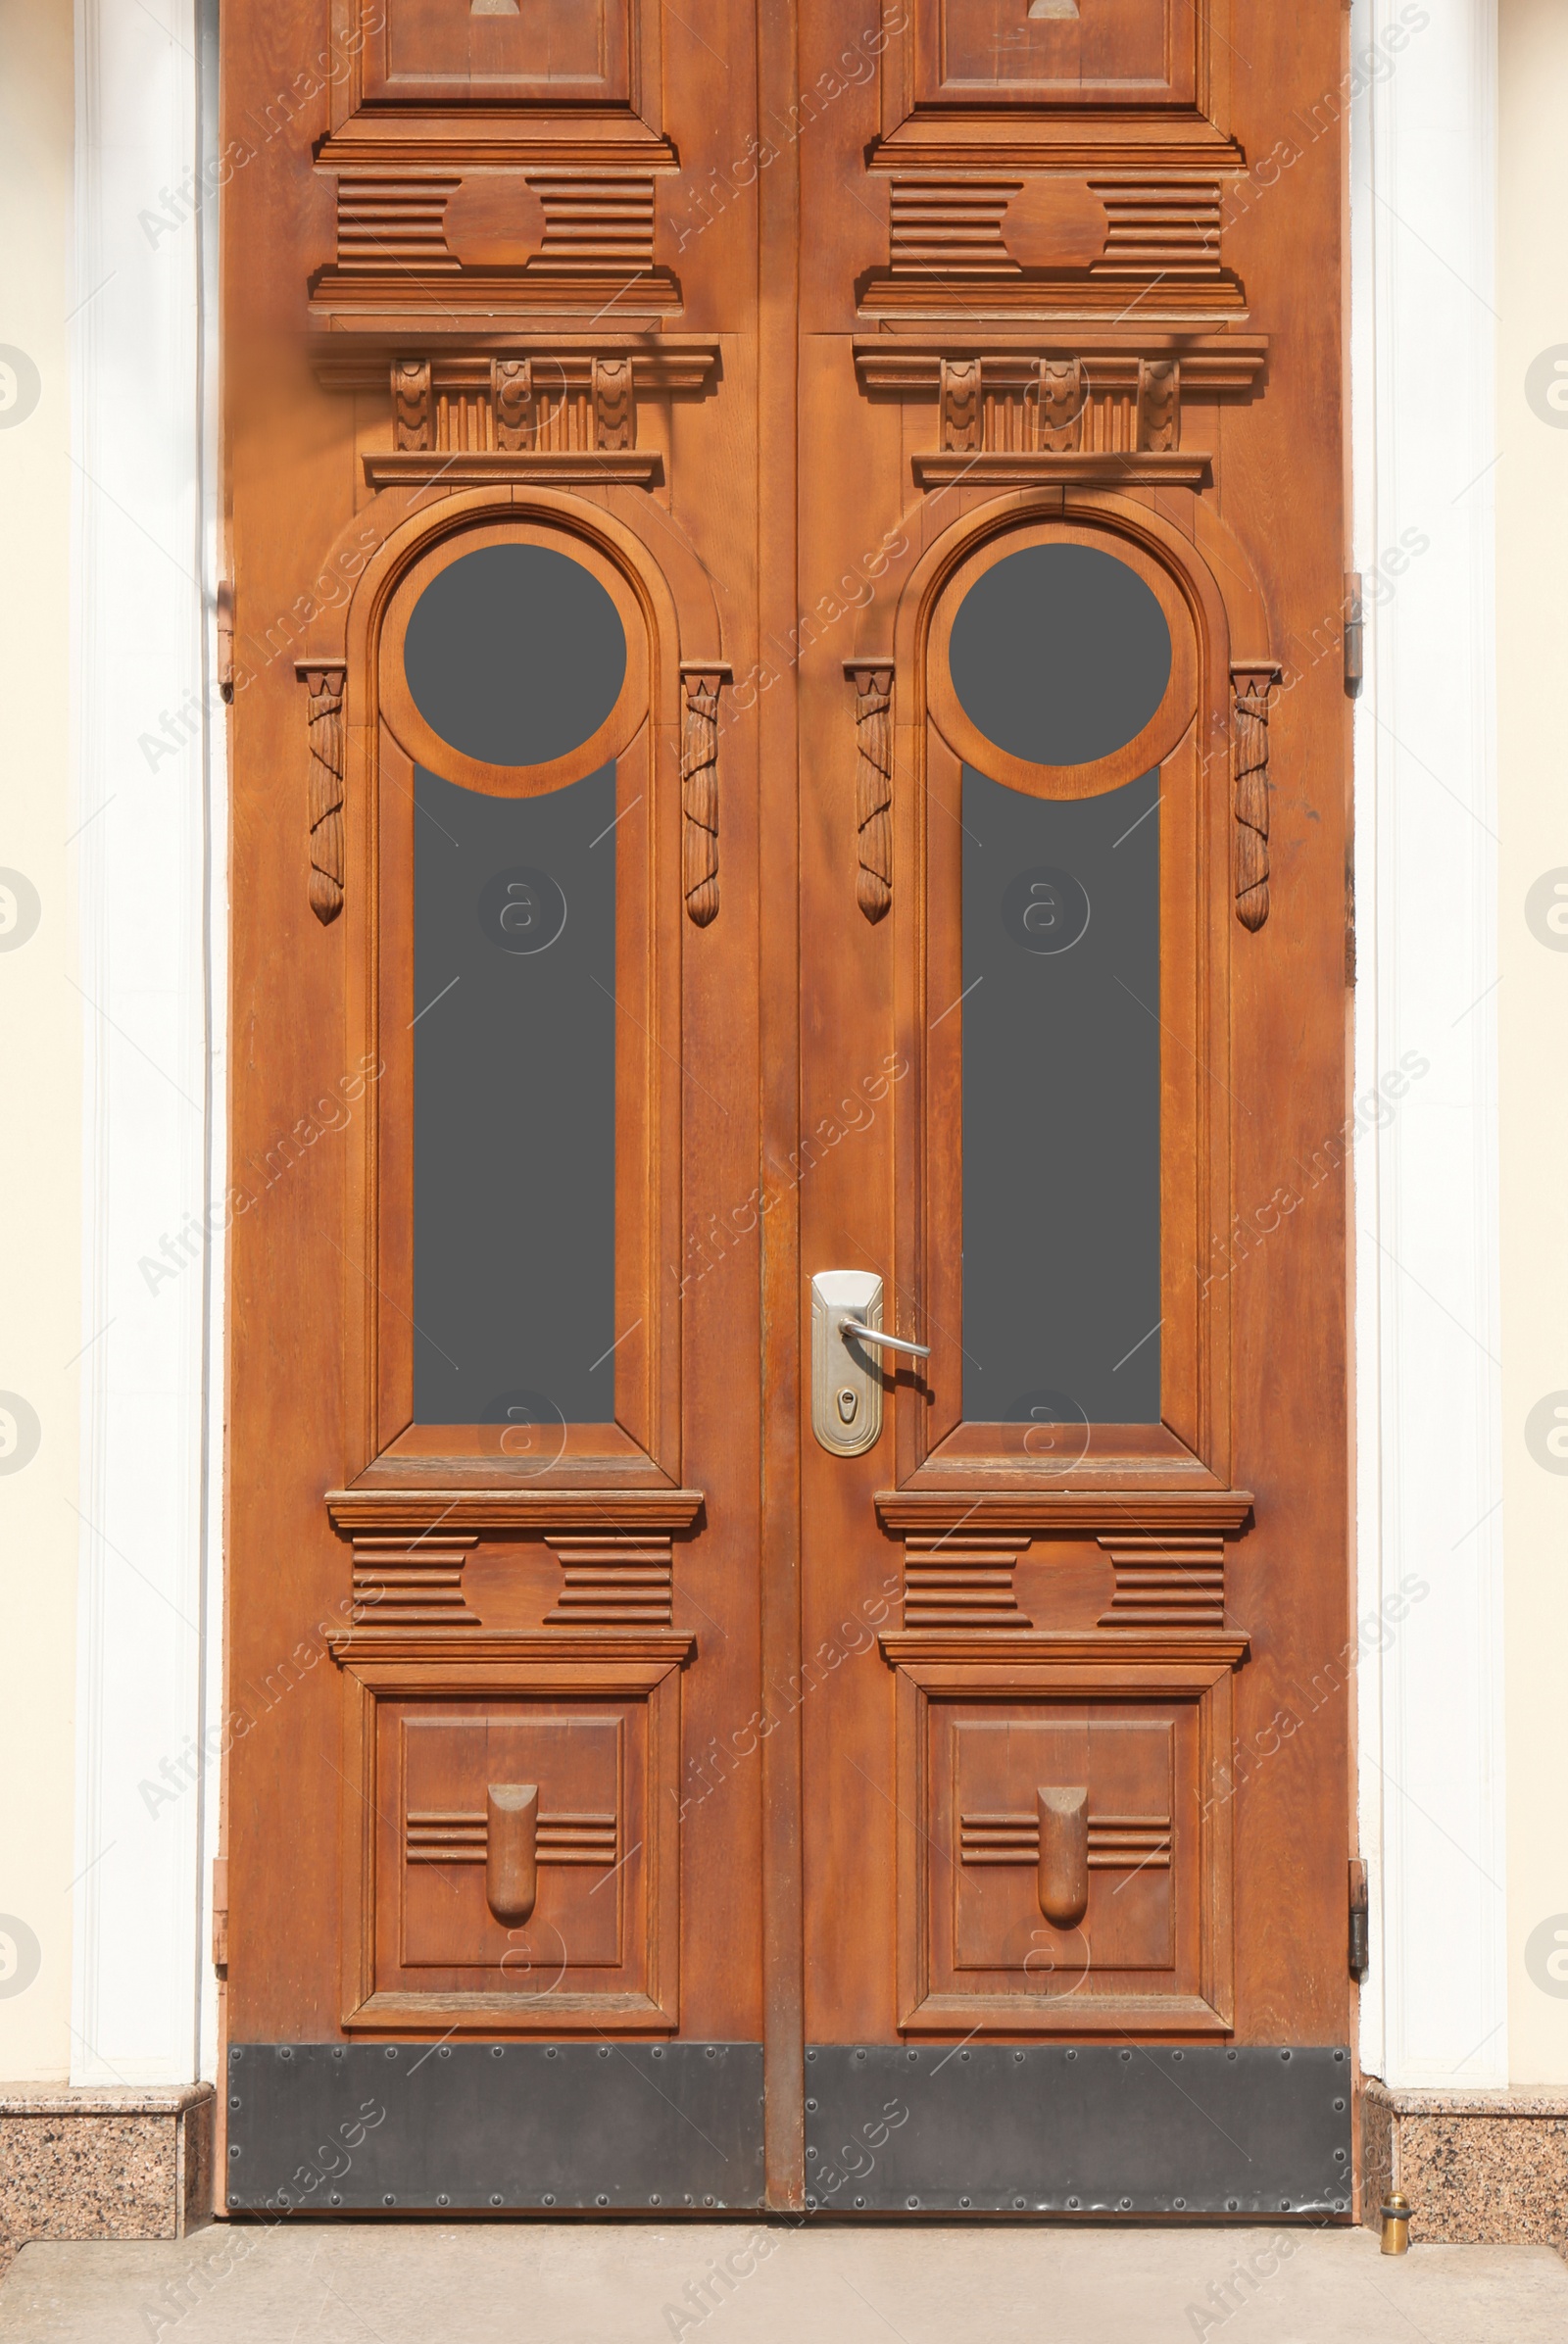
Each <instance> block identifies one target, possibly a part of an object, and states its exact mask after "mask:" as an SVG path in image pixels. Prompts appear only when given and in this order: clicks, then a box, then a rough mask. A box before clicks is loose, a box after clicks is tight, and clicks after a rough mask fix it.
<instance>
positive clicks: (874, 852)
mask: <svg viewBox="0 0 1568 2344" xmlns="http://www.w3.org/2000/svg"><path fill="white" fill-rule="evenodd" d="M844 672H845V674H846V675H847V676H848V677H849V679H850V681H851V683H853V684H854V686H855V749H856V761H855V826H856V830H857V833H858V840H859V858H860V869H859V876H858V879H857V880H856V883H855V894H856V900H857V902H858V904H859V906H860V909H861V910H862V911H863V912H864V914H865V916H866V918H867V919H868V920H872V921H875V920H879V919H881V917H882V915H883V914H884V912H885V911H886V910H887V908H888V905H889V904H890V903H892V901H893V669H892V668H891V667H890V666H876V665H874V664H864V663H861V662H858V661H857V660H854V659H846V660H845V662H844Z"/></svg>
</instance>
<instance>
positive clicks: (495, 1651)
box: [327, 1628, 1213, 1695]
mask: <svg viewBox="0 0 1568 2344" xmlns="http://www.w3.org/2000/svg"><path fill="white" fill-rule="evenodd" d="M1212 1641H1213V1639H1212V1637H1210V1638H1207V1639H1205V1642H1206V1643H1207V1642H1212ZM327 1643H328V1646H329V1648H330V1650H331V1654H332V1658H333V1659H334V1660H335V1661H336V1662H337V1663H338V1665H339V1666H340V1667H363V1668H366V1669H368V1670H370V1671H371V1672H372V1673H380V1674H385V1673H387V1672H389V1671H392V1670H395V1669H403V1668H409V1669H413V1670H415V1671H417V1674H418V1676H419V1677H420V1678H421V1679H423V1678H424V1677H425V1676H426V1675H428V1676H429V1677H430V1679H431V1680H432V1681H433V1682H434V1684H435V1685H436V1687H437V1689H438V1690H444V1691H446V1692H449V1693H452V1694H454V1695H457V1694H461V1693H462V1692H464V1691H465V1690H466V1688H467V1687H468V1686H469V1685H478V1684H482V1683H486V1682H499V1681H501V1677H502V1672H504V1671H505V1670H507V1669H511V1668H529V1669H532V1668H535V1667H536V1666H538V1665H539V1664H541V1663H549V1664H551V1665H552V1666H554V1664H556V1663H558V1662H560V1663H570V1662H575V1663H580V1664H581V1668H580V1670H579V1672H578V1674H577V1676H576V1677H575V1678H573V1679H571V1680H569V1682H573V1683H577V1684H581V1683H583V1682H584V1681H587V1682H588V1683H589V1684H590V1685H592V1684H613V1682H614V1681H615V1678H616V1676H617V1675H618V1674H619V1672H620V1671H621V1670H622V1669H623V1668H624V1666H625V1664H626V1663H627V1662H629V1661H651V1662H662V1663H663V1664H664V1665H665V1666H667V1667H678V1668H684V1666H685V1665H686V1663H687V1661H689V1660H690V1659H691V1658H692V1656H693V1654H694V1653H695V1652H696V1650H697V1638H696V1637H695V1636H686V1635H683V1634H681V1633H680V1632H679V1631H678V1630H670V1629H664V1630H658V1629H652V1628H650V1629H646V1630H641V1631H638V1632H636V1633H631V1632H627V1633H625V1634H622V1635H620V1636H605V1635H604V1634H603V1633H594V1634H589V1633H582V1632H579V1633H577V1634H567V1633H566V1632H565V1631H564V1630H541V1632H540V1633H539V1635H537V1636H527V1635H523V1636H514V1635H511V1634H509V1633H500V1632H497V1631H494V1630H490V1631H485V1630H481V1631H479V1633H478V1634H476V1635H472V1636H447V1635H436V1634H421V1633H418V1632H417V1631H410V1632H408V1633H405V1634H398V1635H381V1636H375V1635H368V1634H367V1633H366V1631H365V1630H363V1629H355V1630H345V1631H344V1632H343V1634H342V1635H334V1636H329V1637H328V1638H327ZM561 1682H568V1680H564V1679H563V1680H562V1681H561Z"/></svg>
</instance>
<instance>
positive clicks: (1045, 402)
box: [1036, 358, 1088, 456]
mask: <svg viewBox="0 0 1568 2344" xmlns="http://www.w3.org/2000/svg"><path fill="white" fill-rule="evenodd" d="M1039 365H1040V393H1039V403H1038V420H1037V423H1036V431H1037V434H1038V442H1039V445H1040V446H1041V447H1042V448H1044V449H1046V450H1048V451H1049V452H1050V453H1051V454H1053V455H1056V456H1065V455H1066V454H1067V453H1068V451H1069V450H1070V449H1074V448H1080V447H1082V445H1083V436H1084V408H1085V405H1086V402H1087V399H1088V392H1087V390H1086V389H1085V386H1084V368H1083V361H1082V359H1079V358H1043V359H1041V361H1040V362H1039Z"/></svg>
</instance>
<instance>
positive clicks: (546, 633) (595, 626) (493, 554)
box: [403, 545, 626, 765]
mask: <svg viewBox="0 0 1568 2344" xmlns="http://www.w3.org/2000/svg"><path fill="white" fill-rule="evenodd" d="M403 664H404V672H405V674H406V675H407V677H408V684H409V691H410V693H411V695H412V696H413V700H414V705H415V707H416V708H417V709H418V711H419V714H420V715H421V716H422V717H423V718H424V720H425V722H426V724H428V725H429V726H430V728H431V730H432V731H433V732H435V733H438V734H439V735H440V737H441V739H442V740H443V741H445V742H446V743H447V744H448V745H449V747H451V748H453V749H456V750H457V751H458V752H459V754H460V755H461V756H463V757H475V758H477V759H479V760H480V761H481V762H483V763H485V764H491V765H543V764H548V763H549V762H550V761H551V759H552V758H554V757H569V756H570V754H571V752H572V751H573V750H574V749H578V748H580V747H581V746H582V744H583V742H584V741H586V740H588V739H589V738H590V736H591V735H592V734H594V733H595V732H597V731H598V729H599V727H600V725H601V724H603V723H604V721H605V718H606V717H607V716H608V715H609V714H610V712H611V710H612V708H613V707H614V705H615V702H616V700H617V699H618V698H619V696H620V687H621V685H622V683H623V682H624V681H625V676H626V634H625V629H624V628H623V627H622V625H621V623H620V613H619V612H618V611H617V610H616V609H615V606H614V604H613V602H612V601H611V599H610V596H609V595H608V594H607V593H606V592H605V589H604V588H603V586H601V585H600V583H599V580H598V579H597V578H596V577H594V576H593V575H592V574H591V572H590V571H588V570H587V569H585V568H584V567H583V565H582V563H581V562H573V561H572V560H571V558H570V557H569V555H566V554H560V553H557V552H556V551H555V550H554V549H553V548H552V547H550V546H540V545H488V546H479V547H477V548H476V549H475V550H474V552H472V553H471V554H465V555H464V556H463V557H462V558H461V560H459V561H457V562H451V563H450V564H449V565H448V566H447V568H445V569H443V570H442V571H441V572H440V574H439V575H438V576H437V577H434V578H432V579H431V581H430V583H429V585H428V586H427V587H426V588H425V590H424V592H423V593H422V594H421V595H420V597H419V599H418V601H417V603H416V604H415V606H414V610H413V613H412V615H411V616H410V619H409V625H408V633H407V635H406V637H405V639H404V647H403Z"/></svg>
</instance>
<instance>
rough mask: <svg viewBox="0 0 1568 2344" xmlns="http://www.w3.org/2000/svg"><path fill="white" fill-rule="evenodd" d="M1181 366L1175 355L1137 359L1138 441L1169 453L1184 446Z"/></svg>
mask: <svg viewBox="0 0 1568 2344" xmlns="http://www.w3.org/2000/svg"><path fill="white" fill-rule="evenodd" d="M1181 376H1182V366H1181V361H1180V359H1176V358H1146V359H1140V361H1139V363H1138V445H1139V446H1140V448H1147V449H1150V450H1152V451H1153V450H1157V451H1159V452H1160V453H1169V451H1170V450H1172V449H1174V448H1179V447H1180V446H1181V438H1182V398H1181Z"/></svg>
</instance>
